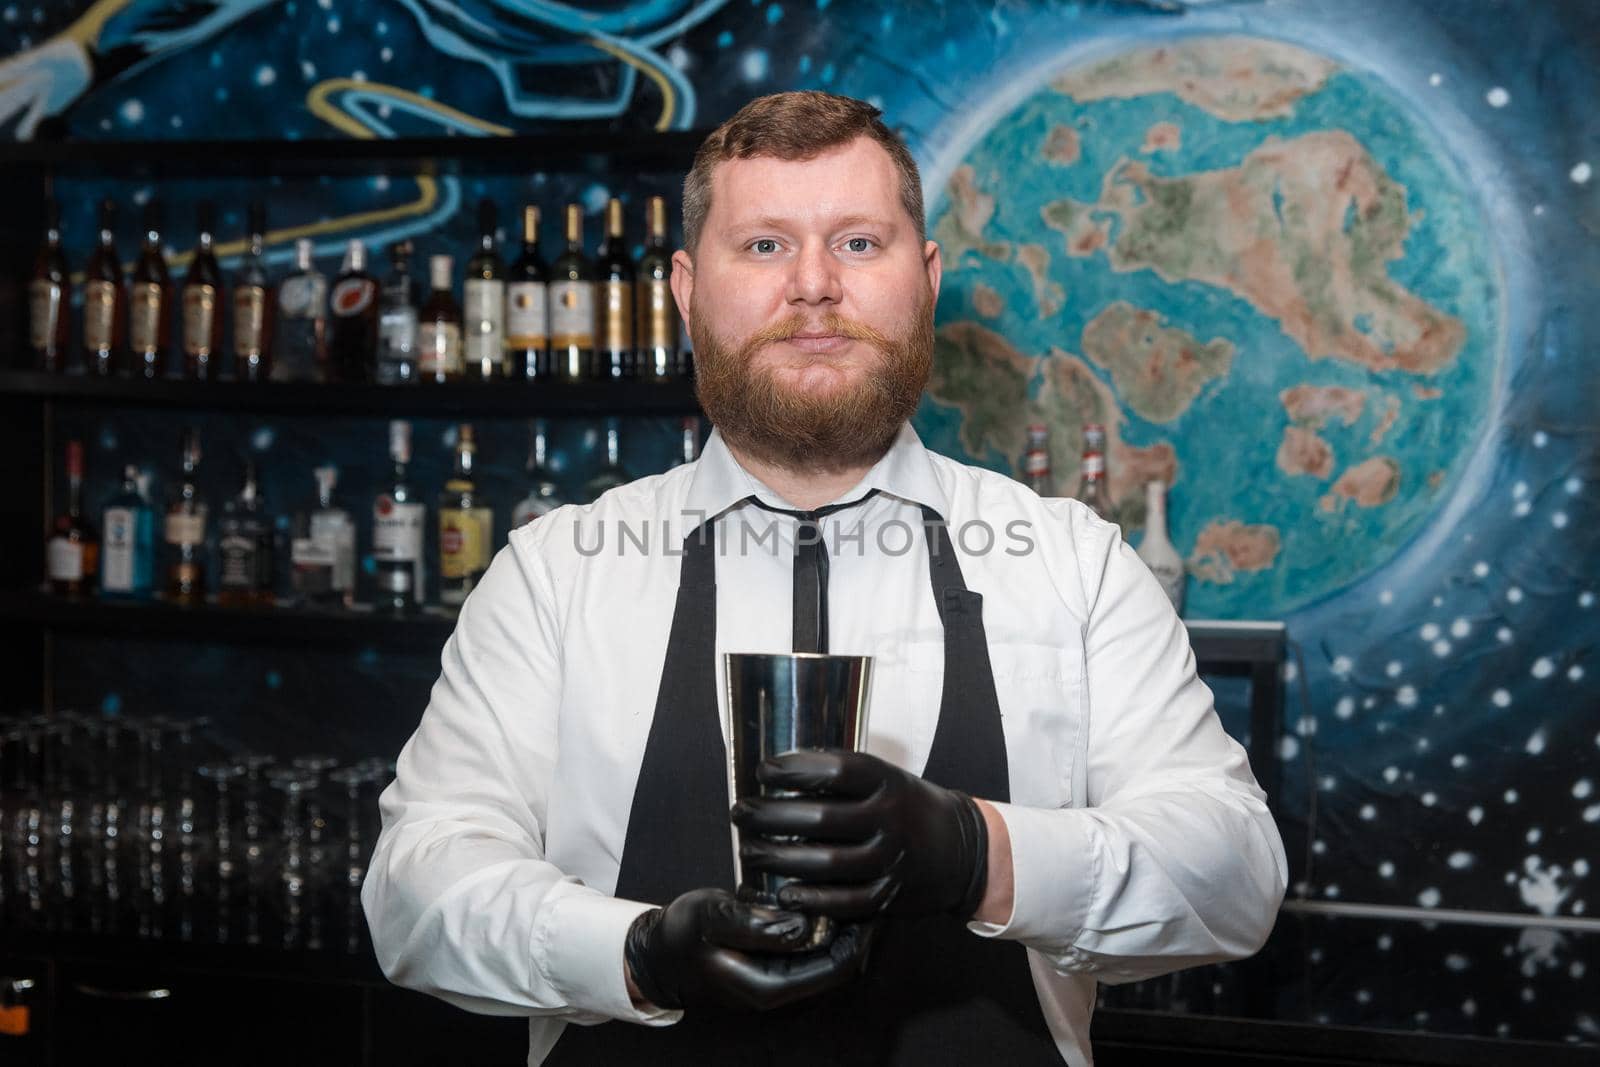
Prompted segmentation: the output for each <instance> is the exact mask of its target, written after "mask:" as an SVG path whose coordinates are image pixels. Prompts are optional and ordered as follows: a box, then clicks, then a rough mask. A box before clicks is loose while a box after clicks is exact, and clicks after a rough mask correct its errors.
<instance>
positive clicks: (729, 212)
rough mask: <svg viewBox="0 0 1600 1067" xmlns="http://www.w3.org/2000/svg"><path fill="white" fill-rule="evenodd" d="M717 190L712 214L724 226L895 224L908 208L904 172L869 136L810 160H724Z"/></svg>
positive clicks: (715, 173)
mask: <svg viewBox="0 0 1600 1067" xmlns="http://www.w3.org/2000/svg"><path fill="white" fill-rule="evenodd" d="M711 190H712V191H711V217H712V218H714V219H715V220H716V222H717V224H719V225H724V226H736V225H744V224H747V223H753V222H758V221H763V220H766V221H772V220H775V219H778V218H785V217H790V216H804V217H807V218H815V219H821V218H833V219H869V218H879V219H881V220H883V221H885V222H889V221H896V220H898V218H899V216H900V215H901V214H902V213H903V212H904V207H903V205H902V204H901V201H900V172H899V170H898V169H897V168H896V167H895V165H894V161H893V160H892V159H890V158H889V153H888V152H886V151H884V149H883V147H882V146H881V145H879V144H878V143H877V142H875V141H873V140H872V139H871V138H867V137H858V138H856V139H855V140H853V141H850V142H848V143H846V144H843V145H839V146H836V147H833V148H829V149H827V150H825V151H823V152H821V153H819V154H818V155H816V156H812V157H809V158H807V159H779V158H778V157H776V156H752V157H749V158H745V159H730V160H724V161H723V162H721V163H719V164H717V166H716V167H715V168H714V169H713V170H712V173H711ZM719 216H720V217H719ZM708 221H710V220H708Z"/></svg>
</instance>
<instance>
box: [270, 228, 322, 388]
mask: <svg viewBox="0 0 1600 1067" xmlns="http://www.w3.org/2000/svg"><path fill="white" fill-rule="evenodd" d="M314 247H315V246H313V245H312V243H311V240H310V239H309V238H306V237H302V238H300V239H299V240H298V241H296V242H295V243H294V271H293V272H292V273H290V274H289V276H288V277H286V278H284V279H283V282H282V283H281V284H280V285H279V286H278V327H277V330H276V331H275V333H274V337H273V346H274V349H275V351H274V352H273V357H272V369H271V372H270V375H269V376H270V377H271V379H272V380H273V381H275V382H323V381H327V366H328V355H327V319H326V309H327V306H328V280H327V278H325V277H323V275H322V272H321V271H319V270H317V267H316V264H315V262H314V260H313V258H312V257H313V252H314Z"/></svg>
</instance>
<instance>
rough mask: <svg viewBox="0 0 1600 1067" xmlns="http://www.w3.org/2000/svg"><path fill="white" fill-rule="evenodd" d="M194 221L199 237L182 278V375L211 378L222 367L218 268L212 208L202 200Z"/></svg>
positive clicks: (221, 295)
mask: <svg viewBox="0 0 1600 1067" xmlns="http://www.w3.org/2000/svg"><path fill="white" fill-rule="evenodd" d="M196 220H197V223H198V225H199V230H200V236H199V238H198V239H197V240H196V242H195V249H194V259H193V261H191V262H190V264H189V273H188V274H187V275H185V276H184V279H183V295H182V297H181V300H182V304H183V368H184V376H185V377H188V378H199V379H201V380H203V381H204V380H211V379H214V378H216V377H217V376H218V375H219V373H220V372H221V370H222V367H221V366H220V364H221V362H222V308H223V292H222V268H221V267H219V266H217V256H216V253H215V252H213V251H212V247H211V245H212V234H213V232H214V231H215V229H216V209H215V208H214V207H213V206H212V205H211V203H210V202H209V201H202V202H201V204H200V206H199V208H198V210H197V212H196Z"/></svg>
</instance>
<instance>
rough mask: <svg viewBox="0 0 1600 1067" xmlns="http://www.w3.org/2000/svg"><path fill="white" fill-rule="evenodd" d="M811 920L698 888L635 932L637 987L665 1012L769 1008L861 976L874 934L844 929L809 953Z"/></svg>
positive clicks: (649, 915) (631, 949) (629, 948)
mask: <svg viewBox="0 0 1600 1067" xmlns="http://www.w3.org/2000/svg"><path fill="white" fill-rule="evenodd" d="M810 933H811V923H810V922H809V921H808V920H807V919H806V917H805V916H804V915H797V914H795V913H793V912H786V911H775V910H773V909H771V908H761V907H752V906H751V905H748V904H743V903H740V902H739V901H738V900H736V899H735V898H734V896H733V894H732V893H729V892H728V891H727V890H725V889H696V890H694V891H692V892H689V893H685V894H683V895H682V896H680V897H678V898H677V899H676V900H674V901H673V902H672V903H671V904H668V905H667V906H666V907H665V908H656V909H655V910H653V911H647V912H644V913H643V914H641V915H640V916H639V917H638V918H637V919H635V920H634V921H633V925H632V926H630V927H629V928H628V940H627V942H626V944H625V946H624V955H625V958H626V959H627V961H628V970H629V971H630V972H631V973H632V975H633V984H634V985H636V986H638V988H639V993H640V995H641V996H643V997H644V999H646V1000H648V1001H649V1002H650V1003H652V1004H654V1005H656V1006H657V1007H660V1008H667V1009H673V1010H675V1009H678V1008H684V1009H689V1010H693V1009H695V1008H701V1007H724V1008H743V1009H749V1010H753V1011H766V1010H768V1009H770V1008H777V1007H781V1006H783V1005H784V1004H789V1003H792V1002H793V1001H796V1000H801V999H803V998H805V997H809V996H814V995H815V994H817V993H823V992H826V991H828V990H830V989H833V988H834V987H836V986H840V985H843V984H844V983H846V982H848V981H850V980H851V979H853V978H854V977H855V976H856V975H857V974H859V973H860V972H861V968H862V966H863V964H864V963H865V961H866V955H867V949H868V947H869V944H870V941H871V937H870V933H871V931H870V930H869V929H868V928H866V927H863V926H859V925H855V926H843V927H841V928H840V929H839V931H838V933H837V935H836V936H835V937H834V938H833V940H832V941H831V942H830V943H829V944H828V945H826V946H825V947H823V948H819V949H815V950H812V951H805V949H806V946H807V943H808V938H809V936H810Z"/></svg>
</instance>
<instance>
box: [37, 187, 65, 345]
mask: <svg viewBox="0 0 1600 1067" xmlns="http://www.w3.org/2000/svg"><path fill="white" fill-rule="evenodd" d="M44 220H45V221H44V241H43V242H41V243H40V245H39V252H38V255H37V256H35V257H34V261H33V277H32V279H31V280H30V281H29V282H28V345H29V347H30V348H32V349H33V365H34V366H35V367H38V368H39V369H40V370H47V371H62V370H65V369H66V364H67V349H68V344H69V340H68V328H67V323H68V314H67V312H68V310H69V309H70V308H71V307H72V276H71V272H70V271H68V269H67V257H66V254H65V253H64V252H62V250H61V205H60V204H58V203H56V200H55V198H54V197H51V198H50V199H49V200H46V201H45V205H44Z"/></svg>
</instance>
